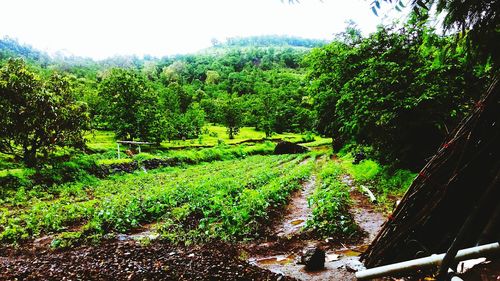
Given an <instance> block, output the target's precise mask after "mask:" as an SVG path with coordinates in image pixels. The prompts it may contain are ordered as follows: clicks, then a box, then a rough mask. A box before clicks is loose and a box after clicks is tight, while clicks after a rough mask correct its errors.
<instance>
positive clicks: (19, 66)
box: [0, 59, 89, 166]
mask: <svg viewBox="0 0 500 281" xmlns="http://www.w3.org/2000/svg"><path fill="white" fill-rule="evenodd" d="M88 126H89V118H88V113H87V107H86V104H84V103H80V102H77V101H76V100H75V98H74V96H73V94H72V89H71V85H70V79H69V78H68V77H65V76H63V75H60V74H58V73H53V74H52V76H50V78H48V79H46V80H45V79H42V77H41V76H40V75H39V74H37V73H36V72H35V71H34V70H32V69H31V68H30V67H28V66H27V65H26V64H25V62H24V61H23V60H21V59H11V60H9V61H8V62H7V64H6V65H5V66H3V67H2V68H1V69H0V152H3V153H8V154H14V155H18V156H22V158H23V161H24V163H25V164H26V165H28V166H35V165H36V164H37V163H38V160H39V158H40V157H39V155H38V154H39V153H42V154H43V155H45V156H47V155H48V153H49V152H51V151H53V150H54V149H55V148H56V147H57V146H75V147H82V146H83V143H84V138H83V130H86V129H88Z"/></svg>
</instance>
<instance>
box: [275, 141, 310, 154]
mask: <svg viewBox="0 0 500 281" xmlns="http://www.w3.org/2000/svg"><path fill="white" fill-rule="evenodd" d="M307 151H309V149H308V148H307V147H304V146H301V145H298V144H295V143H293V142H289V141H280V142H278V144H276V147H275V148H274V154H298V153H305V152H307Z"/></svg>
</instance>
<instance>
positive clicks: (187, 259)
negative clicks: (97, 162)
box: [0, 241, 293, 280]
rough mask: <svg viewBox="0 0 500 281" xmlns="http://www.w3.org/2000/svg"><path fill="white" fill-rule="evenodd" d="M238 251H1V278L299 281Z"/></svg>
mask: <svg viewBox="0 0 500 281" xmlns="http://www.w3.org/2000/svg"><path fill="white" fill-rule="evenodd" d="M238 253H239V251H238V249H237V248H236V247H234V246H231V245H229V244H222V243H216V244H211V245H205V246H199V247H181V246H174V245H172V244H169V243H164V242H161V241H154V242H152V243H151V244H150V245H148V246H141V245H140V244H139V243H136V242H134V241H108V242H104V243H103V244H102V245H99V246H83V247H78V248H75V249H70V250H64V251H51V250H39V249H38V250H33V251H32V250H29V249H23V250H13V249H5V248H4V249H1V252H0V280H293V279H292V278H289V277H285V276H282V275H279V274H275V273H273V272H270V271H267V270H264V269H261V268H259V267H257V266H253V265H250V264H249V263H247V262H246V261H244V260H242V259H240V258H238Z"/></svg>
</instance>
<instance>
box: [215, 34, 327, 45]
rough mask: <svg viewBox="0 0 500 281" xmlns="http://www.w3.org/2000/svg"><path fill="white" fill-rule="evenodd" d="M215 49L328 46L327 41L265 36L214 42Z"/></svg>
mask: <svg viewBox="0 0 500 281" xmlns="http://www.w3.org/2000/svg"><path fill="white" fill-rule="evenodd" d="M212 44H213V46H214V47H303V48H316V47H321V46H324V45H326V44H328V41H327V40H320V39H307V38H301V37H293V36H278V35H263V36H250V37H234V38H228V39H227V40H226V41H225V42H219V41H217V40H213V41H212Z"/></svg>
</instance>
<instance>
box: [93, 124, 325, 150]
mask: <svg viewBox="0 0 500 281" xmlns="http://www.w3.org/2000/svg"><path fill="white" fill-rule="evenodd" d="M303 138H304V136H303V135H301V134H295V133H282V134H274V135H273V137H272V139H274V140H286V141H291V142H299V141H302V140H303ZM314 138H315V141H323V142H325V141H326V142H328V139H324V138H321V137H319V136H314ZM86 139H87V142H88V144H87V145H88V147H89V148H91V149H94V150H110V149H116V148H117V145H116V139H115V138H114V133H113V132H110V131H93V132H89V133H88V134H87V135H86ZM264 139H266V135H265V133H264V132H260V131H257V130H255V128H253V127H243V128H241V130H240V133H239V134H237V135H236V136H235V138H234V139H229V136H228V134H227V131H226V128H225V127H222V126H214V125H210V126H206V127H205V128H204V130H203V134H202V135H200V137H199V138H197V139H187V140H172V141H165V142H162V143H161V146H160V148H163V149H168V148H180V147H199V146H202V147H204V146H215V145H218V144H221V143H223V144H238V143H240V142H243V141H249V140H254V141H261V140H264ZM121 147H122V148H123V149H125V147H124V146H121ZM142 148H143V149H146V150H147V149H148V147H147V146H143V147H142Z"/></svg>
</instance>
